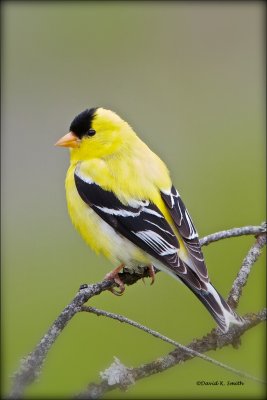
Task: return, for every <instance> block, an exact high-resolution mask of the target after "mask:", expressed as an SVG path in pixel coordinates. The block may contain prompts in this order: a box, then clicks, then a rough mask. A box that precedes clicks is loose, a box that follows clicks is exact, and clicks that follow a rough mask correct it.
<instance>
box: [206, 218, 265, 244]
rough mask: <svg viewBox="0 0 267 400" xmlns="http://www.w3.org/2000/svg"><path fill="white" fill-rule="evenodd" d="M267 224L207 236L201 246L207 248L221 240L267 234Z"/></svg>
mask: <svg viewBox="0 0 267 400" xmlns="http://www.w3.org/2000/svg"><path fill="white" fill-rule="evenodd" d="M266 230H267V224H266V222H262V224H261V225H260V226H242V227H241V228H233V229H228V230H226V231H220V232H216V233H212V234H211V235H208V236H205V237H203V238H202V239H200V244H201V246H207V245H208V244H210V243H212V242H217V241H218V240H221V239H228V238H230V237H236V236H244V235H254V236H257V235H259V234H261V233H266Z"/></svg>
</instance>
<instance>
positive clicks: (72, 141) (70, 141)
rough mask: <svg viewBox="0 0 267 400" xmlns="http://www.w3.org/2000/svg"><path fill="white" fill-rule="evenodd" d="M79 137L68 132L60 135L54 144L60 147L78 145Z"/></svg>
mask: <svg viewBox="0 0 267 400" xmlns="http://www.w3.org/2000/svg"><path fill="white" fill-rule="evenodd" d="M79 142H80V140H79V138H77V136H76V135H75V134H74V133H73V132H69V133H67V135H65V136H62V138H60V139H59V140H58V141H57V143H55V146H61V147H79Z"/></svg>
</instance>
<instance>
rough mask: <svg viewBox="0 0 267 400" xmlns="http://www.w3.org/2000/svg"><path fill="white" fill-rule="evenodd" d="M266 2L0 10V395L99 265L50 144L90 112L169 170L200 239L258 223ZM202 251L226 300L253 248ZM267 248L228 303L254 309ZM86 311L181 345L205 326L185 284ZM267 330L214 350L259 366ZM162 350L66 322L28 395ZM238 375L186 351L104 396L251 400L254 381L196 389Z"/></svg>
mask: <svg viewBox="0 0 267 400" xmlns="http://www.w3.org/2000/svg"><path fill="white" fill-rule="evenodd" d="M263 15H264V4H263V3H261V2H256V1H255V2H248V3H246V2H239V3H219V2H218V3H215V2H214V3H211V2H210V3H202V2H199V3H197V2H192V3H190V2H188V3H186V2H143V3H141V2H117V3H116V2H98V3H94V2H62V3H59V2H55V3H52V2H48V3H42V2H36V3H30V2H12V1H8V2H7V1H6V2H4V3H3V4H2V24H3V25H2V34H3V37H2V56H3V57H2V339H3V340H2V344H3V350H2V369H3V371H2V372H3V374H2V375H3V376H2V377H3V385H4V388H3V393H4V394H6V393H7V392H8V390H9V388H10V380H11V379H10V378H11V375H12V373H13V372H14V371H15V369H16V368H17V367H18V363H19V360H20V359H21V357H23V356H24V355H26V354H27V353H28V352H29V351H30V350H32V349H33V347H34V346H35V344H36V343H37V342H38V341H39V340H40V338H41V336H42V335H43V334H44V333H45V331H46V330H47V329H48V327H49V326H50V324H51V323H52V321H53V320H54V319H55V317H56V316H57V315H58V314H59V312H60V311H61V310H62V308H63V307H64V306H65V305H66V304H67V303H68V302H69V301H70V300H71V299H72V297H73V296H74V294H75V293H76V290H77V289H78V287H79V285H80V284H81V283H85V282H88V283H89V282H95V281H99V280H101V279H102V278H103V276H104V275H105V274H106V273H107V272H108V271H109V270H110V269H111V265H110V264H109V262H108V261H106V260H105V259H104V258H102V257H98V256H96V255H94V254H93V253H92V252H91V250H90V249H89V248H87V246H86V245H85V244H84V242H83V241H82V239H81V238H80V237H79V235H78V234H77V232H76V231H75V230H74V228H73V226H72V225H71V223H70V220H69V217H68V214H67V209H66V203H65V190H64V178H65V173H66V169H67V167H68V163H69V156H68V152H67V151H66V149H59V148H56V147H54V143H55V142H56V141H57V140H58V138H59V137H61V136H62V135H63V134H65V133H66V132H67V130H68V127H69V124H70V122H71V120H72V118H73V117H74V116H75V115H76V114H77V113H79V112H80V111H82V110H84V109H85V108H86V107H93V106H104V107H106V108H111V109H112V110H114V111H116V112H117V113H118V114H119V115H121V116H122V117H123V118H124V119H126V120H127V121H128V122H129V123H130V124H131V125H132V126H133V127H134V129H135V130H136V131H137V132H138V134H139V135H140V136H141V137H142V138H143V139H144V140H145V142H146V143H147V144H149V146H150V147H151V148H152V149H153V150H154V151H156V152H157V153H158V154H159V155H160V156H161V157H162V158H163V159H164V160H165V161H166V162H167V164H168V166H169V168H170V170H171V173H172V178H173V181H174V184H175V185H176V186H177V187H178V188H179V191H180V192H181V194H182V197H183V199H184V201H185V203H186V204H187V206H188V208H189V210H190V213H191V215H192V216H193V220H194V222H195V224H196V226H197V228H198V231H199V233H200V236H204V235H206V234H209V233H212V232H215V231H217V230H221V229H227V228H230V227H234V226H242V225H249V224H255V225H256V224H259V223H261V222H262V221H263V220H264V218H265V168H264V166H265V137H264V132H265V77H264V76H265V74H264V51H263V45H264V42H263V24H264V19H263ZM253 241H254V239H253V238H252V237H249V238H246V237H242V238H236V239H229V240H226V241H222V242H218V243H214V244H212V245H210V246H209V247H207V248H204V249H203V251H204V254H205V256H206V261H207V264H208V268H209V273H210V276H211V279H212V281H213V282H214V284H215V286H216V287H217V288H218V290H219V291H220V292H221V293H222V295H223V296H227V293H228V291H229V289H230V287H231V283H232V281H233V279H234V277H235V275H236V273H237V271H238V269H239V267H240V265H241V262H242V260H243V258H244V256H245V254H246V251H247V250H248V249H249V247H250V245H251V244H252V243H253ZM264 274H265V272H264V257H262V258H261V259H260V261H259V262H257V264H256V265H255V266H254V268H253V271H252V273H251V277H250V279H249V282H248V284H247V286H246V288H245V289H244V291H243V296H242V299H241V302H240V306H239V309H238V311H239V312H240V313H241V314H243V313H245V312H250V311H257V310H259V309H260V308H262V307H263V305H264V302H265V295H264V293H265V275H264ZM90 304H91V305H95V306H97V307H99V308H103V309H105V310H109V311H113V312H117V313H122V314H124V315H126V316H128V317H129V318H132V319H135V320H137V321H139V322H141V323H145V324H146V325H148V326H149V327H151V328H153V329H156V330H158V331H160V332H161V333H163V334H165V335H167V336H169V337H171V338H173V339H175V340H177V341H179V342H180V343H183V344H187V343H189V342H190V341H191V340H192V339H193V338H196V337H200V336H201V335H203V334H205V333H207V332H208V331H209V330H210V329H211V328H213V327H214V321H213V320H212V318H211V317H210V315H209V313H208V312H207V311H206V310H205V309H204V308H203V306H202V305H201V304H200V303H199V302H198V301H197V299H195V297H194V296H192V294H191V292H189V290H188V289H187V288H185V287H183V286H181V285H179V284H177V282H176V281H174V280H173V279H171V278H170V277H169V276H167V275H165V274H163V273H160V275H158V276H157V279H156V283H155V284H154V285H153V286H152V287H150V286H149V284H148V282H147V284H146V286H145V285H143V283H142V282H138V283H137V284H136V285H134V286H132V287H129V288H127V290H126V293H125V295H124V296H123V297H121V298H117V297H115V296H112V295H111V294H110V293H103V294H102V295H101V296H99V297H96V298H94V299H93V300H92V301H91V303H90ZM264 343H265V331H264V328H263V326H258V327H257V328H255V329H253V330H251V331H249V332H248V333H246V334H245V335H244V337H243V339H242V346H241V347H240V348H239V349H238V350H235V349H233V348H231V347H229V348H225V349H223V350H221V351H217V352H210V353H209V355H210V356H211V357H214V358H216V359H217V360H220V361H222V362H224V363H227V364H229V365H231V366H233V367H235V368H240V369H242V370H244V371H246V372H248V373H250V374H253V375H255V376H258V377H262V376H263V375H264V371H265V369H264V354H265V344H264ZM171 349H172V347H171V346H170V345H168V344H166V343H163V342H160V341H159V340H157V339H155V338H152V337H150V336H148V335H147V334H145V333H143V332H139V331H137V330H135V329H134V328H132V327H129V326H126V325H122V324H119V323H117V322H115V321H111V320H106V319H104V318H96V317H95V316H94V315H88V314H84V315H83V314H81V315H77V316H76V317H75V318H74V319H73V320H72V321H71V323H70V324H69V326H67V328H66V329H65V330H64V332H63V333H62V335H61V336H60V337H59V339H58V340H57V342H56V344H55V345H54V346H53V348H52V350H51V351H50V353H49V355H48V357H47V360H46V362H45V365H44V368H43V372H42V375H41V377H40V379H39V381H38V382H37V383H35V384H34V385H32V386H31V387H30V388H29V389H28V392H27V397H28V398H49V397H68V396H71V395H73V394H75V393H77V392H79V391H80V390H82V389H83V388H85V386H86V385H87V384H88V383H89V382H90V381H92V380H96V379H98V374H99V371H103V370H104V369H105V368H107V367H108V366H109V365H110V364H111V362H112V361H113V356H117V357H118V358H119V359H120V360H121V361H122V362H123V363H125V364H126V365H127V366H138V365H140V364H142V363H146V362H149V361H152V360H154V359H155V358H157V357H160V356H162V355H164V354H166V353H167V352H168V351H170V350H171ZM217 379H218V380H226V381H227V380H228V379H229V380H238V379H239V378H238V377H236V376H234V375H232V374H231V373H229V372H226V371H224V370H222V369H220V368H217V367H214V366H212V365H210V364H207V363H205V362H204V361H203V360H199V359H196V360H193V361H191V362H187V363H185V364H184V365H180V366H177V367H176V368H173V369H171V370H169V371H167V372H165V373H162V374H158V375H156V376H154V377H151V378H149V379H146V380H143V381H140V382H138V383H137V384H136V385H135V386H133V387H132V388H130V389H129V390H128V391H127V392H126V393H121V392H119V391H116V392H112V393H110V394H108V395H107V396H106V397H107V398H129V399H133V398H162V397H165V398H170V397H172V398H192V397H194V398H196V397H197V398H201V397H205V398H215V397H217V398H219V397H222V398H245V397H248V398H249V397H252V398H261V397H263V396H264V387H263V386H262V385H259V384H257V383H254V382H251V381H247V380H245V381H244V382H245V385H244V386H237V387H233V386H230V387H227V386H225V387H223V388H222V387H216V386H212V387H207V386H197V385H196V381H198V380H208V381H210V380H217Z"/></svg>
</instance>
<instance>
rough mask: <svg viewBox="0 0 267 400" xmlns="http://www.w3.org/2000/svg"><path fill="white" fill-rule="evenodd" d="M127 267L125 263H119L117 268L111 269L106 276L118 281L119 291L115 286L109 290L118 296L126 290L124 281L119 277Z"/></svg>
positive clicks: (108, 278)
mask: <svg viewBox="0 0 267 400" xmlns="http://www.w3.org/2000/svg"><path fill="white" fill-rule="evenodd" d="M124 267H125V265H124V264H121V265H119V266H118V267H117V268H115V269H113V270H112V271H110V272H109V273H108V274H107V275H106V276H105V278H104V279H105V280H114V282H116V283H117V285H119V291H118V290H115V288H113V287H112V288H110V289H109V290H110V291H111V292H112V293H113V294H115V295H116V296H121V295H122V294H123V292H124V290H125V285H124V283H123V282H122V280H121V279H120V277H119V275H118V274H119V272H120V271H121V270H122V269H123V268H124Z"/></svg>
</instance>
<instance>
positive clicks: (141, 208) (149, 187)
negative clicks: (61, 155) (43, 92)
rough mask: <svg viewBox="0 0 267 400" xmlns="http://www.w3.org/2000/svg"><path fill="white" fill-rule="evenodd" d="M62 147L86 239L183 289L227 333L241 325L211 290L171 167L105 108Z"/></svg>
mask: <svg viewBox="0 0 267 400" xmlns="http://www.w3.org/2000/svg"><path fill="white" fill-rule="evenodd" d="M69 130H70V132H69V133H67V134H66V135H65V136H63V137H62V138H61V139H59V141H58V142H57V143H56V145H57V146H64V147H69V148H70V166H69V169H68V171H67V176H66V181H65V186H66V196H67V205H68V211H69V215H70V218H71V220H72V222H73V224H74V226H75V227H76V228H77V230H78V231H79V232H80V234H81V236H82V237H83V239H84V240H85V241H86V242H87V243H88V245H89V246H91V248H92V249H93V250H94V251H95V252H96V253H102V254H103V255H104V256H106V257H107V258H108V259H109V260H110V261H111V262H112V263H113V264H114V265H116V266H117V267H116V268H115V269H114V270H113V271H112V272H111V273H109V274H108V275H107V276H106V278H107V279H111V278H112V279H115V282H117V284H118V285H119V286H120V292H121V293H122V292H123V290H124V285H123V283H122V281H121V280H120V278H119V275H118V273H119V271H120V270H122V269H123V268H126V269H127V270H129V271H137V270H140V268H141V269H142V268H145V267H149V271H150V276H151V278H152V282H153V280H154V267H155V268H157V269H158V270H162V271H164V272H167V273H168V274H169V275H171V276H172V277H174V278H176V279H177V280H179V281H181V282H182V283H184V284H185V285H186V286H187V287H188V288H189V289H190V290H191V291H192V292H193V293H194V294H195V295H196V296H197V297H198V299H199V300H200V301H201V302H202V303H203V304H204V306H205V307H206V308H207V309H208V311H209V312H210V313H211V315H212V316H213V318H214V319H215V321H216V322H217V324H218V325H219V327H220V329H221V330H222V331H224V332H226V331H227V330H228V328H229V325H230V323H234V324H241V323H242V319H241V318H240V317H238V316H237V315H236V314H235V313H234V311H232V310H231V308H230V307H229V306H228V304H227V303H226V302H225V301H224V299H223V298H222V296H221V295H220V294H219V293H218V292H217V290H216V289H215V288H214V287H213V285H212V284H211V282H210V280H209V277H208V272H207V268H206V264H205V261H204V257H203V254H202V251H201V248H200V244H199V238H198V234H197V231H196V229H195V227H194V224H193V222H192V219H191V217H190V215H189V213H188V211H187V209H186V207H185V205H184V203H183V201H182V199H181V197H180V195H179V193H178V191H177V190H176V189H175V187H174V186H173V184H172V181H171V178H170V175H169V171H168V169H167V167H166V165H165V164H164V162H163V161H162V160H161V159H160V158H159V157H158V156H157V155H156V154H155V153H153V152H152V151H151V150H150V148H149V147H148V146H147V145H146V144H145V143H144V142H143V141H142V140H141V139H140V138H139V137H138V136H137V135H136V133H135V132H134V131H133V129H132V128H131V127H130V126H129V124H128V123H127V122H125V121H124V120H122V119H121V118H120V117H119V116H118V115H117V114H116V113H114V112H112V111H110V110H106V109H104V108H100V107H99V108H90V109H86V110H85V111H83V112H81V113H80V114H79V115H77V116H76V117H75V118H74V120H73V121H72V123H71V125H70V129H69Z"/></svg>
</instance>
